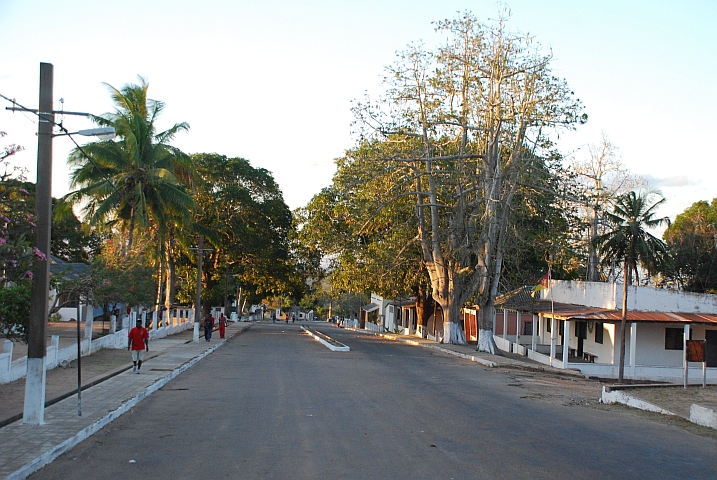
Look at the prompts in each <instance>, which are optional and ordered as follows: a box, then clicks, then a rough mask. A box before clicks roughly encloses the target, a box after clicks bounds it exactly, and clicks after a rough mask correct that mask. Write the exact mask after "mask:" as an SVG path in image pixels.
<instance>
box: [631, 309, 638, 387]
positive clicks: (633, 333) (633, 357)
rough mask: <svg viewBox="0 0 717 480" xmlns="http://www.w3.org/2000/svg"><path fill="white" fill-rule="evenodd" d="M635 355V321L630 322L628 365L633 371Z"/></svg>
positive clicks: (633, 371)
mask: <svg viewBox="0 0 717 480" xmlns="http://www.w3.org/2000/svg"><path fill="white" fill-rule="evenodd" d="M636 355H637V323H635V322H632V323H631V324H630V366H631V367H632V373H633V374H634V373H635V356H636Z"/></svg>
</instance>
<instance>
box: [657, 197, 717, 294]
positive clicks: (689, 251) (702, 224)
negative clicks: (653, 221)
mask: <svg viewBox="0 0 717 480" xmlns="http://www.w3.org/2000/svg"><path fill="white" fill-rule="evenodd" d="M662 238H663V239H664V240H665V242H666V243H667V246H668V248H669V251H670V257H671V260H672V261H671V262H670V265H669V266H668V267H667V268H666V269H665V270H664V271H663V275H664V276H665V280H666V281H667V282H672V283H673V284H674V285H675V286H676V287H677V288H679V289H681V290H686V291H688V292H698V293H713V294H714V293H717V246H716V245H717V198H715V199H713V200H712V202H711V203H707V202H706V201H704V200H701V201H699V202H695V203H693V204H692V206H690V207H689V208H687V209H686V210H685V211H684V212H682V213H681V214H679V215H677V217H676V218H675V222H674V223H673V224H672V225H670V226H669V228H667V230H666V231H665V233H664V235H663V237H662Z"/></svg>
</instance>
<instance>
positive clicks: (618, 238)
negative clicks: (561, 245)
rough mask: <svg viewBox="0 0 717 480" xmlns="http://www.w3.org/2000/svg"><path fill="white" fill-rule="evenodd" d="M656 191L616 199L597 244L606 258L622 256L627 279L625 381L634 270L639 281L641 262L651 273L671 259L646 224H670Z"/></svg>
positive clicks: (622, 367)
mask: <svg viewBox="0 0 717 480" xmlns="http://www.w3.org/2000/svg"><path fill="white" fill-rule="evenodd" d="M655 195H659V194H656V193H652V192H647V193H635V192H634V191H633V192H628V193H626V194H624V195H620V196H619V197H617V198H616V199H615V202H614V206H613V212H612V213H607V215H606V216H607V219H608V221H609V222H610V223H611V224H612V225H613V228H612V230H611V231H609V232H607V233H604V234H603V235H599V236H598V237H596V238H595V240H594V241H593V242H594V245H595V247H596V248H597V249H598V250H599V252H600V255H601V256H602V258H603V261H605V260H608V261H609V260H612V259H615V258H617V259H622V261H623V267H624V282H623V291H622V324H621V332H622V333H621V335H620V369H619V373H618V382H619V383H622V381H623V377H624V372H625V329H626V325H627V287H628V285H630V284H631V283H632V273H633V272H634V273H635V277H636V278H637V279H638V283H639V278H640V277H639V272H638V268H637V266H638V263H639V264H640V265H641V266H642V267H643V268H645V269H646V270H647V272H648V275H649V274H650V273H651V272H652V271H654V270H655V269H656V268H658V267H660V266H661V265H663V264H664V263H665V262H666V261H667V259H668V253H667V245H666V244H665V242H663V241H662V240H660V239H659V238H657V237H655V236H654V235H652V234H650V233H649V232H647V231H646V230H645V229H646V228H654V227H658V226H660V225H669V223H670V219H669V218H667V217H663V218H655V211H656V210H657V208H658V207H659V206H660V205H661V204H663V203H664V202H665V199H664V198H662V197H661V196H660V199H659V200H658V201H656V202H654V203H650V202H651V200H652V198H653V196H655Z"/></svg>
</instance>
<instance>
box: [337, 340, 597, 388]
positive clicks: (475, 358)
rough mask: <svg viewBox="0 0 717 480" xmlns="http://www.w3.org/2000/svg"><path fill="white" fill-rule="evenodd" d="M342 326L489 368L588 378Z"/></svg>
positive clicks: (568, 371)
mask: <svg viewBox="0 0 717 480" xmlns="http://www.w3.org/2000/svg"><path fill="white" fill-rule="evenodd" d="M342 328H344V329H345V330H352V331H354V332H359V333H363V334H366V335H374V336H378V337H382V338H386V339H389V340H394V341H397V342H403V343H407V344H409V345H413V346H417V347H422V348H431V349H433V350H438V351H440V352H442V353H446V354H448V355H453V356H454V357H460V358H464V359H466V360H470V361H472V362H476V363H478V364H481V365H483V366H485V367H488V368H508V369H515V370H527V371H531V372H541V373H551V374H555V375H566V376H569V377H575V378H580V379H585V378H586V376H585V374H584V373H582V372H574V371H571V370H559V369H554V370H553V369H550V368H551V367H546V366H541V367H538V366H535V367H534V366H532V365H526V364H524V363H521V362H519V361H517V362H518V363H520V364H519V365H518V364H500V363H498V362H494V361H492V360H488V359H486V358H482V357H478V356H476V355H470V354H467V353H462V352H456V351H455V350H451V349H450V348H445V347H441V346H439V345H428V344H425V343H421V342H417V341H415V340H411V339H410V338H403V337H401V336H400V335H393V334H387V333H380V332H369V331H365V330H358V329H355V328H350V327H342Z"/></svg>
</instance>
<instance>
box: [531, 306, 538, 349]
mask: <svg viewBox="0 0 717 480" xmlns="http://www.w3.org/2000/svg"><path fill="white" fill-rule="evenodd" d="M537 329H538V316H537V315H536V314H533V329H532V330H531V331H532V332H533V338H531V339H530V349H531V350H532V351H535V346H536V344H537V343H538V342H537V340H538V336H537V335H536V333H537Z"/></svg>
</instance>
